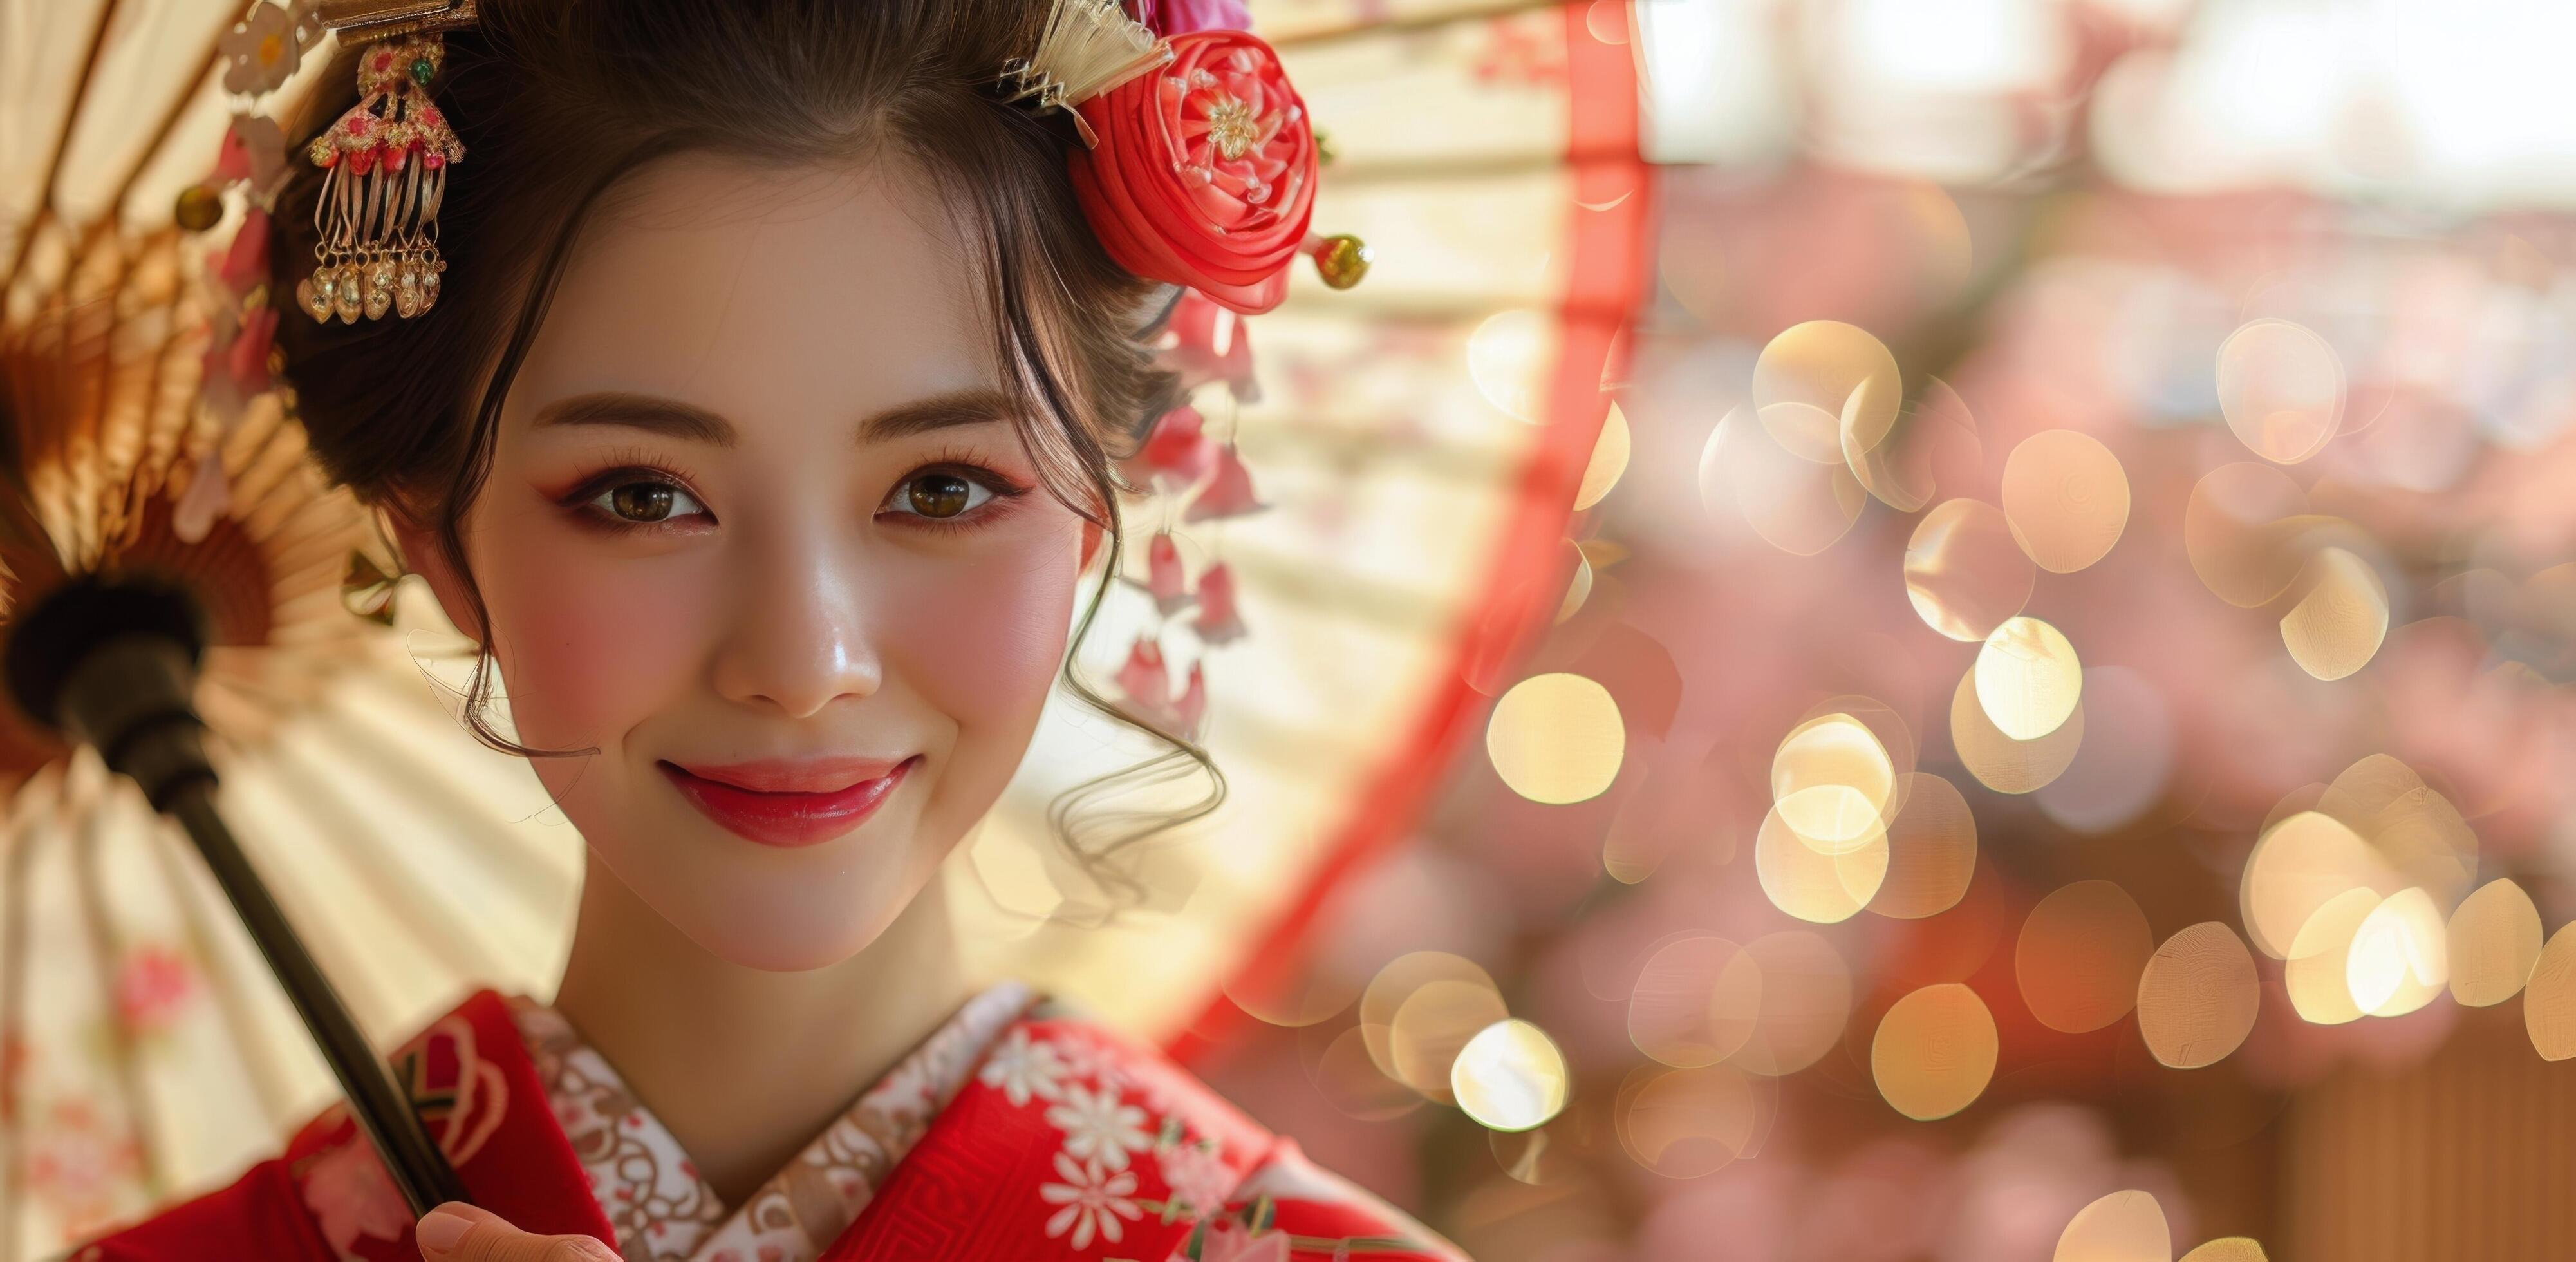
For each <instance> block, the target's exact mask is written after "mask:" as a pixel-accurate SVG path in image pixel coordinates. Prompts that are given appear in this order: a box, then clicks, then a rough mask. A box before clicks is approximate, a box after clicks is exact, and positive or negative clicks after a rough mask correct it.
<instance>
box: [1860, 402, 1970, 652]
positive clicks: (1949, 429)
mask: <svg viewBox="0 0 2576 1262" xmlns="http://www.w3.org/2000/svg"><path fill="white" fill-rule="evenodd" d="M1876 395H1877V390H1876V389H1875V388H1874V387H1871V386H1867V385H1864V386H1863V387H1862V388H1861V389H1857V390H1854V391H1853V392H1852V396H1851V398H1850V399H1849V400H1847V401H1846V402H1845V403H1844V405H1843V416H1842V422H1843V423H1842V440H1843V462H1844V463H1845V464H1846V465H1847V466H1849V467H1850V469H1851V471H1852V476H1853V478H1854V479H1856V480H1858V481H1859V483H1860V484H1861V486H1862V488H1863V489H1865V490H1867V491H1868V492H1869V493H1870V494H1871V495H1874V496H1876V497H1878V499H1879V501H1880V502H1881V503H1884V504H1886V505H1887V506H1888V507H1889V508H1893V509H1895V510H1896V511H1898V512H1900V513H1912V512H1918V511H1920V510H1921V509H1922V508H1923V506H1924V505H1926V504H1929V503H1931V502H1932V498H1933V496H1934V495H1936V494H1938V493H1939V492H1940V490H1941V489H1942V488H1943V487H1945V486H1951V485H1954V484H1959V483H1964V482H1968V481H1972V480H1973V479H1974V478H1975V477H1976V473H1975V471H1976V470H1978V469H1980V468H1982V466H1983V465H1984V447H1983V445H1982V444H1981V443H1979V442H1978V441H1977V418H1976V416H1975V415H1974V414H1973V413H1971V412H1970V411H1969V410H1968V402H1967V400H1965V399H1962V398H1960V397H1959V392H1958V391H1956V390H1953V389H1951V388H1950V383H1948V382H1946V381H1943V380H1941V379H1940V378H1938V377H1935V378H1932V379H1931V380H1929V381H1928V382H1926V383H1925V384H1924V387H1923V391H1922V393H1921V395H1920V396H1918V397H1917V398H1916V399H1915V400H1914V402H1913V403H1912V404H1911V405H1909V406H1907V407H1906V408H1904V409H1903V412H1904V415H1903V416H1902V417H1901V418H1900V419H1899V420H1898V422H1897V424H1896V428H1895V430H1894V431H1893V432H1891V433H1890V434H1888V435H1887V436H1886V437H1885V439H1884V440H1882V441H1879V442H1878V443H1877V445H1876V446H1873V447H1864V446H1863V445H1862V444H1864V443H1866V442H1869V441H1870V440H1869V438H1868V436H1867V435H1865V434H1864V433H1862V432H1861V430H1860V429H1859V426H1860V425H1862V424H1863V423H1864V422H1865V421H1866V419H1867V418H1868V417H1869V416H1870V415H1872V414H1873V413H1874V411H1875V409H1876V407H1877V400H1876ZM1969 638H1971V639H1977V638H1982V637H1977V636H1971V637H1969Z"/></svg>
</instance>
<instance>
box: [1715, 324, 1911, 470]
mask: <svg viewBox="0 0 2576 1262" xmlns="http://www.w3.org/2000/svg"><path fill="white" fill-rule="evenodd" d="M1752 393H1753V402H1754V405H1755V406H1756V407H1757V408H1759V409H1760V410H1761V414H1762V423H1763V426H1764V428H1766V429H1771V431H1772V436H1773V438H1774V439H1775V440H1776V441H1778V442H1779V443H1780V445H1781V446H1782V447H1783V448H1786V449H1787V450H1789V451H1791V452H1794V453H1795V454H1796V455H1797V456H1798V457H1799V458H1801V459H1804V460H1809V461H1813V462H1815V463H1817V464H1840V463H1843V462H1844V459H1845V458H1844V455H1843V437H1842V434H1843V431H1844V430H1845V429H1846V428H1847V429H1849V430H1850V431H1851V433H1852V435H1853V437H1852V444H1853V445H1854V446H1855V447H1857V448H1858V449H1859V450H1861V451H1864V452H1866V451H1871V450H1874V449H1876V448H1877V447H1878V446H1879V444H1880V443H1882V442H1885V441H1886V439H1887V435H1888V432H1889V431H1890V430H1892V429H1893V428H1894V427H1895V424H1896V408H1897V404H1898V403H1899V401H1901V400H1902V398H1903V397H1904V389H1903V385H1902V383H1901V381H1900V379H1899V377H1898V374H1897V368H1896V357H1895V356H1894V355H1891V354H1889V353H1888V351H1887V347H1886V346H1885V345H1884V344H1882V343H1881V342H1880V341H1879V340H1878V339H1877V338H1875V337H1872V336H1870V333H1869V331H1868V330H1867V329H1863V328H1861V327H1860V326H1858V325H1853V324H1845V323H1843V322H1841V321H1839V320H1809V321H1807V322H1806V323H1804V324H1794V325H1791V326H1789V327H1788V328H1786V329H1782V330H1781V331H1780V332H1779V334H1778V335H1776V336H1774V337H1773V338H1772V339H1771V341H1770V343H1769V344H1768V345H1765V346H1764V347H1763V348H1762V354H1761V356H1760V357H1759V358H1757V359H1756V360H1754V362H1753V387H1752ZM1855 395H1857V396H1859V398H1858V403H1859V407H1858V408H1857V409H1853V405H1854V404H1855V397H1854V396H1855ZM1790 407H1799V408H1803V409H1806V410H1808V411H1812V412H1816V413H1822V414H1823V417H1824V423H1823V425H1822V427H1821V428H1819V427H1817V426H1815V425H1814V424H1812V423H1807V422H1804V421H1803V418H1802V420H1801V423H1798V424H1795V425H1790V426H1782V427H1781V428H1773V426H1774V424H1775V422H1774V420H1773V415H1774V409H1779V410H1780V411H1781V412H1787V411H1788V410H1789V408H1790ZM1847 409H1852V410H1855V415H1854V416H1853V417H1852V418H1851V420H1850V422H1849V423H1848V424H1846V423H1845V422H1844V420H1843V414H1844V412H1845V411H1846V410H1847Z"/></svg>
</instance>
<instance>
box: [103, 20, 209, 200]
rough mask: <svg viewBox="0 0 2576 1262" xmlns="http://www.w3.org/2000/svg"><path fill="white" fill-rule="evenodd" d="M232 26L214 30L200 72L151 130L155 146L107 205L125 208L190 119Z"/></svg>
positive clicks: (119, 183) (129, 170)
mask: <svg viewBox="0 0 2576 1262" xmlns="http://www.w3.org/2000/svg"><path fill="white" fill-rule="evenodd" d="M232 26H233V24H232V23H230V22H226V23H223V24H221V25H219V26H217V27H216V28H215V38H214V39H213V40H212V41H211V42H209V43H208V44H207V45H206V55H205V56H204V57H202V58H199V59H198V61H197V73H196V74H194V75H192V76H190V77H189V78H188V79H187V81H186V82H187V84H188V86H187V87H186V88H185V89H183V90H182V91H181V92H180V93H179V94H178V95H177V96H176V97H174V98H172V99H171V101H170V108H169V109H168V110H166V111H164V112H163V113H162V115H161V122H160V123H159V125H157V126H155V127H154V128H153V129H152V143H151V144H148V145H145V146H144V147H143V149H142V156H141V157H138V158H136V159H135V160H134V165H133V166H132V167H129V168H127V169H126V172H125V178H124V179H122V180H119V181H117V185H116V196H115V198H114V199H112V200H110V201H109V202H108V205H109V206H110V207H122V206H124V205H125V199H126V198H127V197H128V196H130V195H132V193H133V192H134V185H135V182H136V181H138V180H140V179H142V178H143V173H144V171H146V170H148V169H150V168H151V166H152V159H153V157H154V156H155V155H157V154H159V153H160V152H161V146H163V145H165V144H168V143H169V142H170V133H172V132H174V131H177V130H178V129H179V120H180V119H182V118H186V117H187V116H188V106H189V105H190V104H191V103H193V102H194V101H195V100H196V97H197V85H198V84H200V83H203V82H205V79H206V76H208V75H210V74H213V73H214V72H215V65H216V63H217V62H220V61H222V60H223V56H224V36H225V35H226V34H228V33H230V32H231V30H232ZM110 214H111V215H112V214H114V211H111V212H110Z"/></svg>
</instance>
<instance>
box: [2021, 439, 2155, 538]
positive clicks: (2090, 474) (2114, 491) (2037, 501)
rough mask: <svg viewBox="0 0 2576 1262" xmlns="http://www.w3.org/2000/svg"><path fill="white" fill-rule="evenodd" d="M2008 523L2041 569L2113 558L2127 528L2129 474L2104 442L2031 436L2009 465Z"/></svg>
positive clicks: (2023, 442)
mask: <svg viewBox="0 0 2576 1262" xmlns="http://www.w3.org/2000/svg"><path fill="white" fill-rule="evenodd" d="M2002 491H2003V494H2002V499H2003V509H2004V519H2005V520H2006V521H2007V522H2009V523H2010V524H2011V527H2012V536H2013V540H2014V542H2016V543H2018V544H2020V545H2021V550H2022V551H2023V552H2025V553H2027V554H2029V556H2030V559H2031V560H2032V561H2033V562H2035V563H2037V564H2038V566H2039V568H2041V569H2043V570H2047V571H2049V572H2050V573H2052V574H2072V573H2074V572H2075V571H2077V570H2080V569H2083V568H2084V567H2086V566H2088V565H2091V564H2093V563H2094V562H2096V561H2099V560H2101V559H2102V558H2103V557H2105V556H2107V555H2109V554H2110V551H2111V547H2112V545H2114V544H2116V543H2118V542H2119V541H2120V532H2121V531H2123V530H2125V529H2127V528H2128V525H2129V475H2128V473H2127V471H2126V470H2123V469H2122V468H2121V467H2120V458H2119V457H2118V456H2116V455H2113V454H2112V453H2111V449H2110V448H2108V447H2105V446H2103V445H2102V440H2100V439H2098V438H2095V437H2093V436H2092V435H2091V434H2086V433H2083V432H2081V431H2078V430H2071V429H2052V430H2044V431H2042V432H2040V433H2037V434H2033V435H2031V436H2030V437H2028V438H2025V439H2023V440H2022V441H2021V445H2020V446H2017V447H2015V448H2013V451H2012V455H2010V456H2009V457H2006V458H2005V460H2004V478H2003V488H2002Z"/></svg>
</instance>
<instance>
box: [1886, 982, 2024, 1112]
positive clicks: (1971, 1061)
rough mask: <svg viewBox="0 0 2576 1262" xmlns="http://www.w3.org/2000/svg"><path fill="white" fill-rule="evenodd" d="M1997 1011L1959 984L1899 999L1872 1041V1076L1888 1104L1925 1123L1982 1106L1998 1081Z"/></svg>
mask: <svg viewBox="0 0 2576 1262" xmlns="http://www.w3.org/2000/svg"><path fill="white" fill-rule="evenodd" d="M1996 1051H1997V1043H1996V1036H1995V1017H1994V1014H1993V1013H1991V1012H1989V1011H1987V1010H1986V1001H1985V1000H1983V999H1980V998H1978V997H1977V992H1975V991H1973V990H1970V989H1968V988H1967V987H1966V986H1962V985H1960V984H1959V983H1957V982H1944V983H1941V984H1939V985H1936V986H1926V987H1924V988H1922V989H1921V990H1917V991H1915V992H1913V993H1912V994H1909V995H1907V996H1905V997H1904V998H1902V999H1899V1000H1897V1001H1896V1004H1895V1006H1894V1007H1891V1008H1889V1009H1888V1010H1887V1015H1886V1016H1884V1017H1882V1018H1880V1019H1879V1023H1878V1033H1877V1035H1876V1036H1875V1037H1873V1038H1872V1039H1871V1040H1870V1047H1869V1071H1870V1077H1871V1078H1872V1079H1873V1080H1875V1081H1876V1082H1877V1084H1878V1094H1879V1095H1880V1097H1881V1098H1883V1099H1885V1100H1886V1101H1887V1104H1888V1107H1890V1108H1892V1109H1895V1110H1896V1111H1897V1112H1899V1113H1902V1114H1904V1115H1905V1116H1907V1117H1910V1118H1913V1119H1914V1120H1915V1121H1918V1122H1930V1121H1935V1120H1937V1119H1940V1118H1945V1117H1948V1116H1950V1115H1951V1114H1953V1113H1956V1112H1958V1111H1959V1110H1961V1109H1964V1108H1966V1107H1968V1106H1969V1105H1971V1104H1974V1103H1976V1100H1977V1097H1978V1096H1980V1095H1983V1094H1985V1090H1986V1084H1987V1083H1989V1082H1991V1081H1993V1080H1994V1076H1995V1056H1996Z"/></svg>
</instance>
